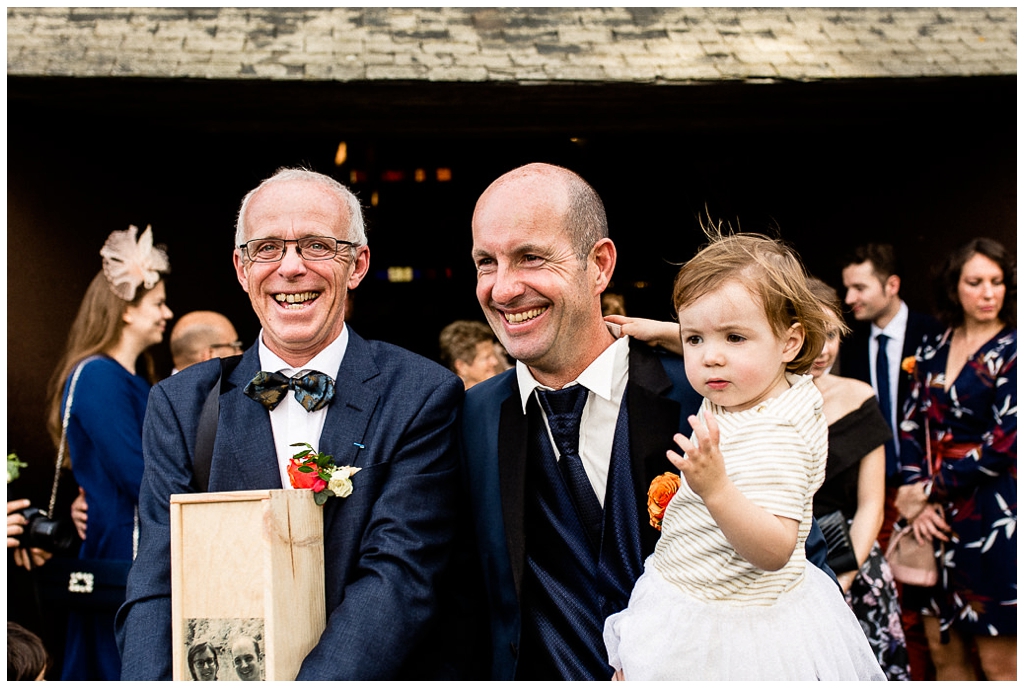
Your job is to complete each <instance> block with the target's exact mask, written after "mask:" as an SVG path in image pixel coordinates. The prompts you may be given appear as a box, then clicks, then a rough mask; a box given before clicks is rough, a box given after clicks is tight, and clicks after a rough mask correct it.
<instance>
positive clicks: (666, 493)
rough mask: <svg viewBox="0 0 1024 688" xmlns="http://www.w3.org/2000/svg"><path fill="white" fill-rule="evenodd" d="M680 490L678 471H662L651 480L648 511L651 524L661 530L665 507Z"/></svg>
mask: <svg viewBox="0 0 1024 688" xmlns="http://www.w3.org/2000/svg"><path fill="white" fill-rule="evenodd" d="M678 490H679V476H678V475H677V474H676V473H662V474H661V475H659V476H658V477H657V478H655V479H654V480H652V481H651V489H649V490H648V491H647V513H648V514H649V515H650V517H651V525H652V526H654V527H655V528H657V529H658V530H661V519H662V518H663V517H664V516H665V509H666V508H668V503H669V502H671V501H672V497H674V496H675V494H676V492H677V491H678Z"/></svg>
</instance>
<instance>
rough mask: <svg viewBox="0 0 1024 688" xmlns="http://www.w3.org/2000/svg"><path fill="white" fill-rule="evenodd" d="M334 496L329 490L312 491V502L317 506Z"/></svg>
mask: <svg viewBox="0 0 1024 688" xmlns="http://www.w3.org/2000/svg"><path fill="white" fill-rule="evenodd" d="M333 496H334V493H333V492H331V491H330V490H320V491H319V492H314V493H313V503H314V504H316V505H317V506H323V505H324V504H326V503H327V500H328V499H330V498H331V497H333Z"/></svg>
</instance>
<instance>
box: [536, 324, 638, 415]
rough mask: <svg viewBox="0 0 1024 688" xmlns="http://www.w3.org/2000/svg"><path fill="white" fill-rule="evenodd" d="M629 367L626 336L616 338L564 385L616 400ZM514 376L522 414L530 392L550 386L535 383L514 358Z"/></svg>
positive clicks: (620, 392)
mask: <svg viewBox="0 0 1024 688" xmlns="http://www.w3.org/2000/svg"><path fill="white" fill-rule="evenodd" d="M628 370H629V337H621V338H619V339H616V340H615V341H614V342H612V344H611V345H610V346H609V347H608V348H607V349H605V350H604V351H602V352H601V355H600V356H598V357H597V358H595V359H594V360H593V362H592V363H591V364H590V365H589V366H587V368H586V369H585V370H584V371H583V372H582V373H580V376H579V377H578V378H576V379H575V380H574V381H573V382H570V383H569V384H568V385H566V387H569V386H571V385H574V384H581V385H583V386H584V387H586V388H587V389H588V390H590V391H591V392H593V393H594V394H596V395H598V396H599V397H601V398H602V399H607V400H608V401H616V399H617V397H618V396H621V394H622V390H621V389H620V387H622V381H623V380H624V379H625V376H626V372H627V371H628ZM516 379H517V380H518V381H519V397H520V401H521V402H522V404H523V413H526V404H527V403H528V402H529V401H530V395H532V394H533V390H535V389H544V390H547V389H551V387H547V386H545V385H542V384H541V383H539V382H537V379H536V378H534V377H533V373H531V372H530V369H529V367H527V366H526V364H524V363H522V362H521V361H516Z"/></svg>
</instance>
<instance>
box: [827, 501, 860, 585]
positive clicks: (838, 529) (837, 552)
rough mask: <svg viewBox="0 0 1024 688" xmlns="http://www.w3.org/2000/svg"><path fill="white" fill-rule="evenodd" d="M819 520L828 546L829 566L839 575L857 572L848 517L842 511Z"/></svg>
mask: <svg viewBox="0 0 1024 688" xmlns="http://www.w3.org/2000/svg"><path fill="white" fill-rule="evenodd" d="M817 520H818V527H819V528H821V532H822V534H823V535H824V536H825V543H826V544H827V545H828V560H827V561H828V565H829V568H831V569H832V571H834V572H835V573H836V574H837V575H838V574H840V573H846V572H847V571H856V570H857V569H859V568H860V567H859V566H858V565H857V553H856V552H854V551H853V542H851V541H850V527H849V526H848V525H847V523H846V516H843V512H842V511H838V510H837V511H833V512H832V513H830V514H825V515H824V516H821V517H820V518H818V519H817Z"/></svg>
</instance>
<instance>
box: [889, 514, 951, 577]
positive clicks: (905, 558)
mask: <svg viewBox="0 0 1024 688" xmlns="http://www.w3.org/2000/svg"><path fill="white" fill-rule="evenodd" d="M885 559H886V561H888V562H889V568H891V569H892V577H893V578H895V579H896V580H898V581H899V582H900V583H905V584H907V585H917V586H920V587H923V588H930V587H931V586H933V585H935V584H936V583H938V582H939V567H938V564H937V563H936V561H935V549H934V547H933V545H932V543H931V542H925V543H924V544H921V543H919V542H918V541H917V538H915V537H914V529H913V528H911V527H910V526H909V525H908V526H906V527H904V528H903V529H902V530H899V531H896V532H894V533H893V535H892V537H891V538H890V539H889V547H888V548H887V549H886V550H885Z"/></svg>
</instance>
